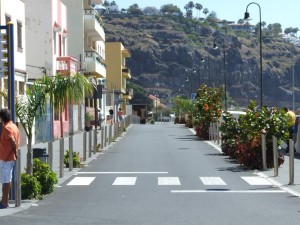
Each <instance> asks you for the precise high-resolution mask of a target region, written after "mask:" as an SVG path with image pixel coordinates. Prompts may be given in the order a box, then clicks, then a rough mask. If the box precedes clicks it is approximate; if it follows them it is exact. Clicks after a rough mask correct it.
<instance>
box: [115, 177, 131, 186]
mask: <svg viewBox="0 0 300 225" xmlns="http://www.w3.org/2000/svg"><path fill="white" fill-rule="evenodd" d="M135 183H136V177H117V178H116V179H115V181H114V183H113V184H112V185H135Z"/></svg>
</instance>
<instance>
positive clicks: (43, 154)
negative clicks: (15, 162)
mask: <svg viewBox="0 0 300 225" xmlns="http://www.w3.org/2000/svg"><path fill="white" fill-rule="evenodd" d="M32 151H33V156H32V157H33V158H34V159H35V158H38V159H39V160H41V162H42V163H47V162H48V157H49V155H48V154H47V151H46V148H34V149H32Z"/></svg>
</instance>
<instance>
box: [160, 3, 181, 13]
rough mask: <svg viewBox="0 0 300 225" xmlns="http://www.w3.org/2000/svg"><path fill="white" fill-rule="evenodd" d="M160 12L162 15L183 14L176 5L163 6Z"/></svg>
mask: <svg viewBox="0 0 300 225" xmlns="http://www.w3.org/2000/svg"><path fill="white" fill-rule="evenodd" d="M160 11H161V12H162V13H171V14H172V13H179V14H182V12H181V10H180V8H178V7H177V6H176V5H173V4H166V5H163V6H162V7H161V8H160Z"/></svg>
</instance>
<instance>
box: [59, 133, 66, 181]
mask: <svg viewBox="0 0 300 225" xmlns="http://www.w3.org/2000/svg"><path fill="white" fill-rule="evenodd" d="M64 167H65V166H64V139H63V138H61V139H59V177H64Z"/></svg>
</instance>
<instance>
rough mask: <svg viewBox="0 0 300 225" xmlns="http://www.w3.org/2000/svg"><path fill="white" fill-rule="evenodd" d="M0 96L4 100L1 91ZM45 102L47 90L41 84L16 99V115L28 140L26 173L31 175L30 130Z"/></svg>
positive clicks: (43, 111) (35, 85)
mask: <svg viewBox="0 0 300 225" xmlns="http://www.w3.org/2000/svg"><path fill="white" fill-rule="evenodd" d="M0 95H1V96H2V97H4V98H5V99H6V100H7V99H8V98H7V92H6V91H1V92H0ZM46 102H47V89H46V88H45V86H44V85H43V82H41V81H38V82H35V83H34V84H33V85H32V86H31V87H30V88H27V89H26V95H24V96H18V97H16V115H17V117H18V118H19V120H20V123H21V125H22V126H23V129H24V131H25V134H26V136H27V139H28V144H27V173H28V174H32V164H33V163H32V153H33V152H32V128H33V124H34V119H35V117H40V116H42V114H43V113H45V108H46V107H45V106H46Z"/></svg>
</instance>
